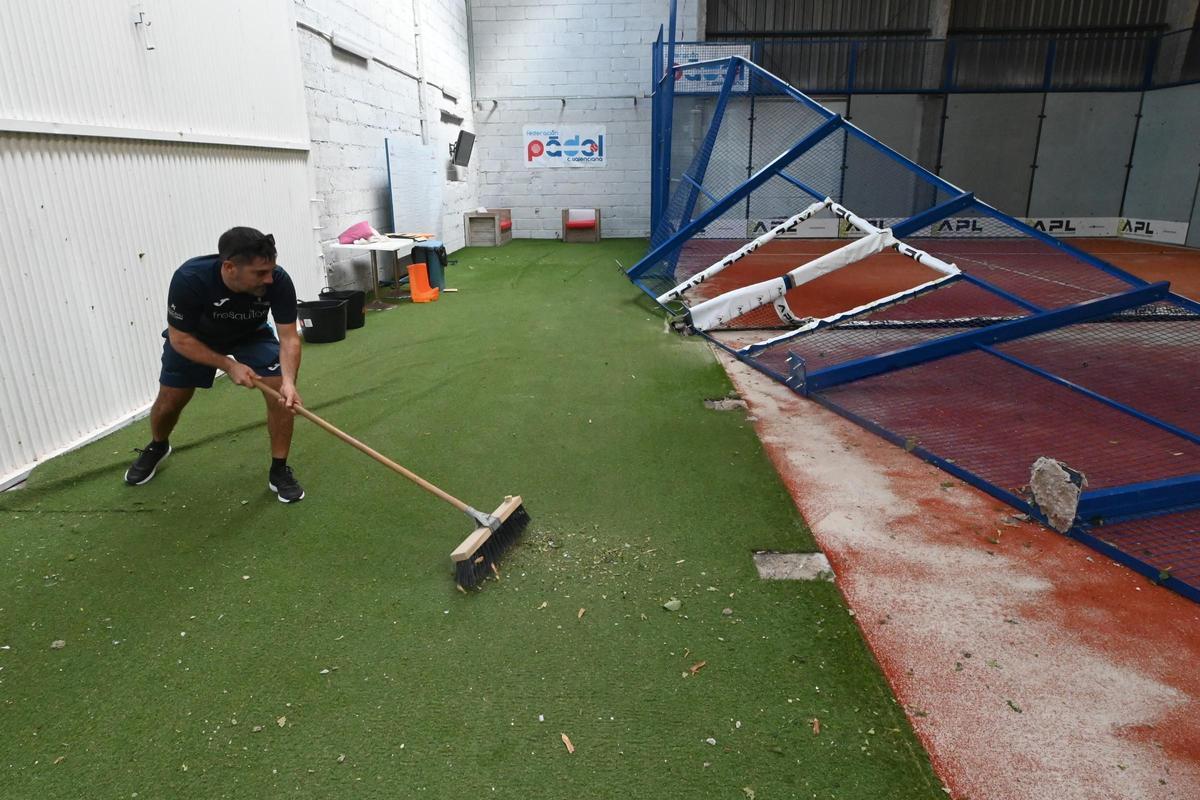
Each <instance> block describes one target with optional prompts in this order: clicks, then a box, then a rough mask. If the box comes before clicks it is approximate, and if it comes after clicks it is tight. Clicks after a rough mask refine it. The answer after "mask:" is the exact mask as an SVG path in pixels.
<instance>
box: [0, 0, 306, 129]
mask: <svg viewBox="0 0 1200 800" xmlns="http://www.w3.org/2000/svg"><path fill="white" fill-rule="evenodd" d="M135 5H137V6H140V7H141V8H142V9H143V10H144V11H145V14H146V18H147V19H149V20H150V23H151V24H150V26H149V29H148V35H149V37H150V41H152V42H153V43H154V46H155V47H154V49H153V50H148V49H146V39H145V36H146V35H147V34H146V32H143V31H142V30H141V28H140V27H139V26H135V25H134V23H133V13H132V12H131V8H132V7H133V6H135ZM294 25H295V22H294V12H293V7H292V2H291V0H255V2H252V3H246V2H237V0H205V2H178V0H141V2H137V3H135V2H134V1H133V0H87V2H81V0H4V2H0V120H10V121H17V122H20V121H25V122H36V123H41V124H43V125H48V124H54V123H57V124H60V125H86V126H98V127H111V128H115V129H129V130H139V131H160V132H165V133H168V134H171V135H173V136H178V137H180V138H181V139H183V140H186V139H187V137H189V136H212V137H220V138H225V139H243V140H261V141H271V142H290V143H298V144H300V145H304V144H305V143H307V140H308V122H307V117H306V114H305V109H304V86H303V82H302V78H301V73H300V59H299V53H298V45H297V42H296V35H295V27H294ZM0 127H4V126H3V125H0ZM8 127H10V128H11V127H14V126H12V125H10V126H8Z"/></svg>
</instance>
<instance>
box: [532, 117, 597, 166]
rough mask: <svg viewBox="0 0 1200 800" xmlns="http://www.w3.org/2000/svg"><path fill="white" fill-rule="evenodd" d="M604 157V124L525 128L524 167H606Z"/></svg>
mask: <svg viewBox="0 0 1200 800" xmlns="http://www.w3.org/2000/svg"><path fill="white" fill-rule="evenodd" d="M605 158H606V156H605V143H604V126H603V125H598V126H595V127H588V128H563V127H558V126H549V125H547V126H543V127H537V128H526V129H525V166H527V167H603V166H607V161H606V160H605Z"/></svg>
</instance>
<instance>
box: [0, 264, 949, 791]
mask: <svg viewBox="0 0 1200 800" xmlns="http://www.w3.org/2000/svg"><path fill="white" fill-rule="evenodd" d="M644 250H645V242H643V241H639V240H605V241H604V242H603V243H601V244H599V245H564V244H561V243H558V242H552V241H530V240H518V241H514V242H512V243H511V244H509V245H507V246H505V247H502V248H470V249H466V250H462V251H459V252H458V253H455V254H453V258H455V259H456V260H457V262H458V263H457V264H454V265H452V266H451V267H449V269H448V271H447V278H448V280H449V282H450V285H451V286H454V287H456V288H458V289H459V291H458V292H456V293H452V294H447V295H444V296H443V298H442V299H440V300H439V301H438V302H436V303H431V304H425V305H408V304H405V305H401V306H398V307H396V308H394V309H392V310H389V311H385V312H378V313H371V314H369V316H368V322H367V326H366V327H365V328H364V329H362V330H357V331H350V332H349V335H348V337H347V339H346V340H345V341H344V342H339V343H335V344H329V345H311V346H306V347H305V350H304V365H303V368H302V372H301V381H300V391H301V394H302V395H303V397H304V398H305V402H306V404H307V405H308V407H309V408H310V409H312V410H313V411H315V412H316V413H318V414H320V415H321V416H323V417H326V418H327V419H329V421H330V422H332V423H333V424H335V425H338V426H339V427H341V428H343V429H344V430H346V431H347V432H348V433H350V434H351V435H353V436H356V437H358V438H360V439H361V440H363V441H364V442H365V443H367V444H368V445H370V446H372V447H375V448H376V449H378V450H379V451H381V452H382V453H384V454H385V455H387V456H389V457H391V458H394V459H395V460H397V461H399V462H400V463H402V464H404V465H405V466H407V467H409V468H411V469H414V470H415V471H416V472H418V473H419V474H421V475H423V476H425V477H427V478H429V479H431V480H433V481H434V482H436V483H438V484H439V485H442V486H443V488H445V489H447V490H448V491H450V492H451V493H452V494H455V495H456V496H458V497H460V498H462V499H463V500H465V501H466V502H468V503H471V504H472V505H475V506H476V507H477V508H480V509H483V510H491V509H492V508H493V507H495V506H496V505H498V504H499V503H500V501H501V500H502V499H503V497H504V495H506V494H521V495H522V496H523V497H524V499H525V504H526V507H527V508H528V510H529V512H530V514H531V516H532V522H531V524H530V526H529V528H528V530H527V532H526V535H525V536H524V538H523V539H522V540H520V541H519V542H518V544H517V545H516V546H515V547H514V548H513V549H512V550H511V551H510V552H509V553H506V554H505V556H504V558H502V559H501V562H500V568H501V577H500V580H498V581H497V580H489V581H487V582H485V583H484V585H483V586H482V588H481V589H480V590H478V591H473V592H470V593H467V594H462V593H459V592H457V591H455V589H454V585H453V580H452V578H451V566H450V562H449V558H448V555H449V552H450V550H451V549H452V548H453V547H454V546H455V545H456V544H457V543H458V542H459V541H460V540H461V539H462V538H463V537H464V536H465V535H466V534H467V533H468V532H469V531H470V529H471V527H472V525H471V524H470V522H469V521H468V520H467V519H466V518H465V517H464V516H462V515H461V514H459V513H458V512H457V511H454V510H452V509H450V508H448V507H447V506H445V505H443V504H441V503H439V501H437V500H435V499H433V498H431V497H429V496H428V495H426V494H425V493H423V492H421V491H420V490H419V489H416V488H415V487H413V486H411V485H409V484H408V483H407V482H405V481H404V480H403V479H402V478H400V477H399V476H397V475H395V474H394V473H391V472H390V471H388V470H386V469H385V468H383V467H382V466H380V465H378V464H376V463H375V462H373V461H371V460H370V459H368V458H366V457H365V456H363V455H362V454H361V453H358V452H357V451H355V450H353V449H352V448H350V447H348V446H347V445H345V444H344V443H341V442H339V441H336V440H335V439H333V438H332V437H330V436H329V434H328V433H326V432H324V431H321V430H319V429H317V428H316V427H315V426H313V425H311V424H309V423H307V422H306V421H304V420H297V423H296V424H297V428H296V438H295V442H294V446H293V452H292V457H291V463H292V464H293V466H294V468H295V469H296V474H297V476H298V477H299V478H300V480H301V481H302V482H303V483H304V485H305V488H306V490H307V491H308V497H307V498H306V499H305V500H304V501H303V502H301V503H299V504H295V505H293V506H285V505H284V504H281V503H278V502H276V501H275V499H274V497H273V496H272V495H271V494H270V492H269V491H268V490H267V489H266V471H267V467H268V464H269V458H268V456H269V454H268V452H267V448H266V433H265V428H264V425H263V414H262V400H261V399H260V398H259V397H257V396H256V395H255V393H254V392H249V391H247V390H244V389H242V388H240V387H236V386H232V385H230V384H229V383H228V382H227V381H220V382H218V385H217V386H216V387H215V388H214V389H213V390H210V391H208V392H198V393H197V397H196V399H195V400H194V401H193V403H192V405H191V406H190V407H189V408H188V409H187V410H186V411H185V414H184V417H183V421H182V422H181V423H180V427H179V429H178V430H177V432H176V434H175V435H174V436H173V437H172V441H173V444H174V445H175V447H176V452H175V453H174V454H173V455H172V457H171V459H170V460H169V461H168V462H167V463H166V464H165V465H164V467H163V469H162V471H161V473H160V474H159V475H158V476H157V477H156V478H155V479H154V480H153V481H152V482H151V483H149V484H147V485H145V486H142V487H136V488H135V487H128V486H125V485H123V483H122V481H121V475H122V473H123V471H124V469H125V467H126V466H127V464H128V462H129V460H130V459H131V458H132V453H131V452H130V450H131V448H132V447H134V446H141V445H142V444H144V443H145V441H146V440H147V438H148V436H147V433H146V425H145V423H144V422H141V423H137V424H135V425H133V426H130V427H129V428H126V429H123V430H121V431H118V432H117V433H115V434H113V435H111V436H108V437H106V438H105V439H103V440H101V441H98V442H95V443H93V444H91V445H89V446H87V447H85V448H83V449H81V450H78V451H76V452H73V453H71V454H68V455H67V456H64V457H61V458H58V459H55V460H53V461H50V462H48V463H47V464H45V465H43V466H41V467H39V468H38V469H37V470H36V471H35V472H34V474H33V476H32V477H31V479H30V481H29V483H28V486H27V488H25V489H22V490H20V491H16V492H10V493H6V494H4V495H2V496H0V520H3V521H4V525H3V529H2V531H0V590H2V594H0V596H3V598H4V600H3V601H0V647H2V648H6V649H0V709H2V710H3V712H4V716H3V719H4V720H5V728H6V731H7V734H6V736H5V737H4V739H3V743H2V744H0V768H2V769H3V770H4V780H3V781H0V785H2V786H3V787H4V788H0V796H6V797H35V796H36V797H39V798H53V797H78V796H81V795H86V796H89V797H125V798H128V797H131V796H132V795H133V794H134V793H137V794H138V796H139V797H143V798H144V797H156V796H162V797H176V796H187V797H232V796H279V795H284V794H286V795H289V796H296V797H330V796H344V795H350V794H354V795H356V796H358V795H364V796H379V797H383V796H388V797H391V796H396V795H402V796H410V795H412V796H426V797H460V796H464V795H467V794H482V795H487V796H499V797H531V796H532V797H563V798H568V797H570V798H574V797H579V796H612V795H615V794H617V793H618V792H622V793H625V792H628V793H634V794H636V795H638V796H652V797H660V798H674V797H679V798H684V797H687V798H691V797H696V796H701V797H710V796H711V797H717V796H730V797H743V798H744V797H749V796H751V795H756V796H757V797H760V798H769V797H822V798H824V797H846V798H874V797H879V798H884V797H887V798H918V797H940V796H942V792H941V788H940V783H939V782H938V781H937V779H936V777H935V776H934V775H933V773H932V770H931V768H930V766H929V762H928V759H927V757H926V756H925V754H924V753H923V751H922V750H921V748H920V746H919V744H918V743H917V742H916V739H915V737H914V736H913V734H912V731H911V728H910V727H909V725H908V723H907V721H906V719H905V717H904V714H903V712H902V710H901V709H899V708H898V707H897V705H896V703H895V701H894V700H893V699H892V697H891V695H890V692H889V691H888V689H887V686H886V683H885V682H884V680H883V677H882V675H881V674H880V671H879V669H878V666H877V665H876V663H875V662H874V660H873V658H872V657H871V654H870V653H869V651H868V650H867V648H866V646H865V645H864V643H863V640H862V638H861V635H860V633H859V631H858V629H857V627H856V626H855V624H854V621H853V619H852V618H851V617H850V615H849V614H848V613H847V610H846V608H845V606H844V604H843V602H842V600H841V598H840V596H839V594H838V592H837V590H836V588H835V587H834V586H833V585H832V584H829V583H824V582H815V583H792V582H764V581H761V580H759V579H758V578H757V575H756V573H755V570H754V567H753V564H752V562H751V553H752V551H753V550H756V549H773V550H792V551H808V550H812V549H815V546H814V544H813V541H812V538H811V534H810V533H809V532H808V530H807V527H806V526H805V525H804V523H803V521H802V520H801V519H800V517H799V516H798V514H797V512H796V510H795V507H794V505H793V504H792V502H791V499H790V497H789V496H788V493H787V491H786V489H785V488H784V486H783V484H782V482H781V481H780V480H779V477H778V475H777V474H776V473H775V472H774V470H773V468H772V466H771V464H770V462H769V460H768V459H767V457H766V455H765V453H764V452H763V448H762V445H761V443H760V442H759V441H758V439H757V437H756V436H755V433H754V429H753V427H752V425H751V424H750V422H749V421H747V420H746V418H745V414H744V413H743V412H741V411H714V410H709V409H706V408H705V407H704V405H703V401H704V400H705V399H709V398H717V397H722V396H726V395H727V394H728V393H729V392H730V391H731V385H730V383H729V381H728V378H727V377H726V375H725V374H724V372H723V370H722V369H721V368H720V366H719V364H717V362H716V361H715V359H714V358H713V356H712V354H711V352H710V351H709V350H708V348H707V347H706V346H705V345H704V343H703V342H702V341H700V340H698V339H688V338H682V337H679V336H677V335H675V334H672V333H668V332H666V331H664V327H663V322H662V318H661V316H659V315H658V314H657V313H656V311H655V310H654V307H653V306H652V304H651V303H649V301H648V300H647V298H645V297H644V296H642V295H641V294H640V293H639V292H638V291H637V290H636V289H635V288H634V287H633V286H631V285H630V284H629V283H628V282H627V281H626V280H625V278H624V277H623V276H622V275H621V273H620V271H619V269H618V267H617V265H616V264H615V263H614V262H616V261H620V262H621V263H622V264H624V265H625V266H628V265H630V264H632V263H634V262H635V261H636V260H637V258H638V257H639V256H640V254H641V253H642V252H644ZM154 377H155V376H152V375H151V376H147V380H148V382H151V383H152V382H153V379H154ZM672 599H674V600H677V601H679V603H680V607H679V609H678V610H677V611H671V610H667V609H666V608H664V604H665V603H667V602H668V601H670V600H672ZM59 640H61V641H64V642H65V646H63V647H62V648H61V649H53V648H52V643H53V642H55V641H59ZM814 719H816V720H819V728H820V733H819V734H814V726H813V720H814ZM564 734H565V735H566V736H567V737H568V738H569V739H570V741H571V742H572V745H573V747H574V748H575V752H574V753H573V754H571V753H568V751H567V748H566V746H565V744H564V741H563V739H562V736H563V735H564Z"/></svg>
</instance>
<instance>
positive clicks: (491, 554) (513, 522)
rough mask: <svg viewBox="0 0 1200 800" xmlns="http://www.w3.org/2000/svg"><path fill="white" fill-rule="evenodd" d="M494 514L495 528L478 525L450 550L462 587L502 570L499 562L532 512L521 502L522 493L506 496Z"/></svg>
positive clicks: (455, 574) (457, 581)
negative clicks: (497, 564)
mask: <svg viewBox="0 0 1200 800" xmlns="http://www.w3.org/2000/svg"><path fill="white" fill-rule="evenodd" d="M492 516H493V517H495V518H496V519H498V520H499V521H500V526H499V527H498V528H496V530H492V529H491V528H489V527H488V526H486V525H482V526H480V527H478V528H476V529H475V530H474V531H472V532H471V535H470V536H468V537H467V538H466V539H463V541H462V544H460V545H459V546H458V547H456V548H454V552H453V553H451V554H450V558H451V560H453V561H454V580H455V582H456V583H457V584H458V585H459V586H460V587H462V588H463V589H470V588H471V587H472V586H474V585H475V584H477V583H479V582H480V581H481V580H483V579H484V578H485V577H487V576H488V574H490V573H493V572H496V573H497V574H499V573H498V571H497V570H496V566H495V565H496V562H497V561H498V560H499V559H500V556H502V555H503V554H504V552H505V551H506V550H508V548H509V547H511V546H512V544H513V543H514V542H515V541H516V540H517V539H518V538H519V537H520V535H521V532H522V531H524V530H525V526H526V525H528V524H529V512H527V511H526V510H525V506H524V505H522V504H521V496H520V495H516V496H513V495H509V496H508V497H505V498H504V502H503V503H501V504H500V507H499V508H497V509H496V510H495V511H493V512H492Z"/></svg>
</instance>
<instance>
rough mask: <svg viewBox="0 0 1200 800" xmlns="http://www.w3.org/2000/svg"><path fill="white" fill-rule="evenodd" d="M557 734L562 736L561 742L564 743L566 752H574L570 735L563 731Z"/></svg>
mask: <svg viewBox="0 0 1200 800" xmlns="http://www.w3.org/2000/svg"><path fill="white" fill-rule="evenodd" d="M559 735H560V736H562V743H563V744H564V745H566V748H567V752H568V753H574V752H575V745H573V744H571V737H570V736H567V735H566V734H565V733H562V734H559Z"/></svg>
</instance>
